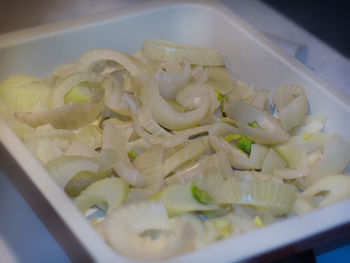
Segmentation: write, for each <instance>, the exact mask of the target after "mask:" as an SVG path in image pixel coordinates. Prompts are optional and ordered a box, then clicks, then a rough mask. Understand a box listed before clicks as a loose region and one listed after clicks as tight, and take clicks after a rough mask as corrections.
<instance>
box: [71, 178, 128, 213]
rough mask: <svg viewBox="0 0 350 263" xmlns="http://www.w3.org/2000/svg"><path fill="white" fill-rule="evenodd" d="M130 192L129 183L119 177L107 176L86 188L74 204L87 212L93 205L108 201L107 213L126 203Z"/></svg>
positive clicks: (83, 211)
mask: <svg viewBox="0 0 350 263" xmlns="http://www.w3.org/2000/svg"><path fill="white" fill-rule="evenodd" d="M128 193H129V185H128V184H127V183H126V182H125V181H123V180H122V179H119V178H105V179H101V180H99V181H96V182H94V183H92V184H91V185H89V186H88V187H87V188H85V189H84V190H83V191H82V192H81V193H80V194H79V195H78V197H77V198H75V199H74V204H75V205H76V206H77V207H78V208H79V210H80V211H81V212H82V213H83V214H85V213H86V211H87V210H88V209H89V208H90V207H91V206H93V205H96V204H98V203H100V202H103V203H107V205H108V210H107V214H108V213H110V212H111V211H113V210H114V209H115V208H117V207H118V206H120V205H121V204H123V203H124V201H125V199H126V196H127V195H128Z"/></svg>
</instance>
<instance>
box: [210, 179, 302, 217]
mask: <svg viewBox="0 0 350 263" xmlns="http://www.w3.org/2000/svg"><path fill="white" fill-rule="evenodd" d="M295 193H296V188H295V187H294V186H291V185H288V184H275V183H267V182H256V181H242V182H238V181H237V179H235V178H230V179H227V180H226V182H225V183H224V184H223V185H222V187H220V188H219V189H217V191H216V192H215V194H214V195H213V197H214V200H215V201H216V202H217V203H219V204H241V205H251V206H253V207H256V208H261V209H266V210H269V211H270V212H271V213H272V214H273V215H283V214H286V213H288V211H289V210H290V208H291V206H292V204H293V202H294V199H295Z"/></svg>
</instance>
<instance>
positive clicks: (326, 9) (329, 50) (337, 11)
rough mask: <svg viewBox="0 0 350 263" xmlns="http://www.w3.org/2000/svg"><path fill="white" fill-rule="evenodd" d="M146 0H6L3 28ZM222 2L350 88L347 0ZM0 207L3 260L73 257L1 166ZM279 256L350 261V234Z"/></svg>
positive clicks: (0, 20) (334, 81) (0, 25)
mask: <svg viewBox="0 0 350 263" xmlns="http://www.w3.org/2000/svg"><path fill="white" fill-rule="evenodd" d="M145 1H148V0H98V1H97V0H75V1H67V0H47V1H45V0H16V1H9V0H2V1H1V8H0V10H1V11H0V12H1V15H0V34H3V33H9V32H13V31H16V30H21V29H25V28H30V27H34V26H39V25H43V24H48V23H53V22H58V21H63V20H68V19H75V18H78V17H81V16H87V15H93V14H95V13H100V12H104V11H109V10H110V9H112V8H123V7H126V6H129V5H134V4H137V3H141V2H145ZM213 1H214V0H213ZM220 2H222V3H223V4H224V5H226V6H227V7H228V8H230V9H231V10H233V11H234V12H235V13H236V14H237V15H239V16H241V17H242V18H243V19H244V20H246V21H247V22H248V23H250V24H251V25H252V26H254V27H255V28H257V29H258V30H259V31H261V32H262V33H264V34H265V35H266V36H267V37H269V38H270V39H271V40H272V41H274V42H275V43H276V44H278V45H280V46H281V47H282V48H283V49H285V50H286V51H287V52H288V53H290V54H291V55H293V56H295V57H296V58H297V59H299V60H300V61H302V62H303V63H304V64H306V65H307V66H309V67H310V68H312V69H313V70H314V71H316V73H317V74H318V75H320V76H322V77H323V78H325V79H326V80H328V81H329V82H330V83H331V84H333V85H334V86H335V87H336V88H338V89H340V90H341V91H343V92H345V93H348V94H350V30H349V27H348V24H349V11H350V8H349V7H350V4H349V1H341V0H327V1H317V0H308V1H303V0H284V1H281V0H261V1H259V0H220ZM9 200H11V202H9ZM14 208H15V209H14ZM0 209H1V211H6V212H5V213H4V215H2V218H1V219H0V255H1V256H0V257H1V259H0V261H1V262H17V261H18V262H70V259H69V258H68V257H67V256H66V254H65V253H64V251H62V249H61V248H60V247H59V245H58V244H57V243H56V241H55V240H54V238H53V237H52V236H51V235H50V234H49V233H48V231H47V230H46V228H45V227H44V225H43V224H42V223H41V222H40V220H39V219H38V218H37V217H36V215H35V214H34V213H33V211H32V210H31V209H30V207H29V206H28V204H27V203H26V201H25V200H24V199H23V197H22V196H21V195H20V194H19V192H18V191H17V190H16V188H15V187H14V186H13V185H12V184H11V182H10V181H9V180H8V178H7V177H6V175H5V174H4V173H2V172H1V169H0ZM349 212H350V209H349ZM279 262H318V263H320V262H322V263H323V262H344V263H345V262H350V237H347V238H344V239H342V240H337V241H336V242H332V243H331V244H329V243H328V244H325V245H324V246H322V247H317V248H314V250H313V251H306V252H305V253H302V254H298V255H295V256H292V257H288V258H285V259H281V261H279Z"/></svg>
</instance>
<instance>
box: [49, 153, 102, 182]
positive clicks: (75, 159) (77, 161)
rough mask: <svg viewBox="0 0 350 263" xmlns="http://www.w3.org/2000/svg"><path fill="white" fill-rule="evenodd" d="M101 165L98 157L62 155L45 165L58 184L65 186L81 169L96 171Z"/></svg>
mask: <svg viewBox="0 0 350 263" xmlns="http://www.w3.org/2000/svg"><path fill="white" fill-rule="evenodd" d="M100 166H101V162H100V161H99V160H98V159H97V158H91V157H84V156H61V157H58V158H56V159H53V160H52V161H50V162H48V163H47V164H46V166H45V167H46V169H47V171H48V172H49V174H50V175H51V176H52V177H53V179H54V180H55V181H56V182H57V184H58V185H59V186H60V187H61V188H64V187H65V186H66V184H67V183H68V182H69V181H70V180H71V179H72V178H73V177H74V176H75V175H76V174H77V173H79V172H81V171H90V172H93V173H96V172H97V171H98V170H99V168H100Z"/></svg>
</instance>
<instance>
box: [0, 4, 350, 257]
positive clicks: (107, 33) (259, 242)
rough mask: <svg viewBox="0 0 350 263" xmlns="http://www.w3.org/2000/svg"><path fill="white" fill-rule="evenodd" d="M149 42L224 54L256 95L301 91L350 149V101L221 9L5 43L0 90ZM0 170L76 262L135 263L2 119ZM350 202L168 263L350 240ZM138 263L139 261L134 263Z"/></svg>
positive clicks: (125, 15)
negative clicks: (89, 53) (289, 86)
mask: <svg viewBox="0 0 350 263" xmlns="http://www.w3.org/2000/svg"><path fill="white" fill-rule="evenodd" d="M148 38H161V39H167V40H172V41H177V42H186V43H192V44H196V45H202V46H208V47H212V48H214V49H217V50H218V51H219V52H220V53H221V54H222V55H223V56H224V58H225V61H226V62H227V66H228V67H229V68H230V71H231V72H232V74H233V75H234V76H235V77H236V78H238V79H240V80H243V81H245V82H247V83H249V84H252V85H254V86H255V87H256V88H264V89H270V90H275V89H277V87H278V86H279V85H280V84H286V83H293V84H300V85H302V86H303V87H304V88H305V90H306V93H307V96H308V99H309V103H310V111H311V112H312V113H317V114H325V115H327V116H328V117H329V120H328V122H327V128H326V131H328V132H338V133H340V134H341V135H342V136H344V137H345V138H347V140H349V141H350V133H349V132H348V130H349V129H350V122H349V120H350V118H349V116H350V106H349V104H350V99H349V97H347V96H346V95H344V94H342V93H340V92H339V91H337V89H335V88H334V87H332V86H330V85H329V84H328V83H327V82H326V81H324V80H322V79H320V78H319V77H318V76H316V74H315V73H314V72H313V71H311V70H310V69H309V68H307V67H306V66H304V65H303V64H301V63H300V62H298V61H297V60H296V59H294V58H293V57H291V56H289V55H288V54H287V53H285V52H284V51H282V50H281V49H280V48H278V47H277V46H276V45H274V44H273V43H272V42H270V41H269V40H268V39H266V38H265V37H264V36H263V35H262V34H260V33H259V32H257V31H256V30H254V29H253V28H251V27H250V26H249V25H247V24H246V23H245V22H244V21H242V20H241V19H240V18H239V17H237V16H236V15H235V14H234V13H232V12H231V11H230V10H228V9H227V8H226V7H224V6H223V5H221V4H220V3H217V2H215V1H155V2H154V1H152V2H147V3H144V4H141V5H138V6H133V7H130V8H126V9H120V10H112V11H110V12H108V13H104V14H99V15H95V16H92V17H87V18H82V19H77V20H74V21H66V22H61V23H56V24H52V25H45V26H40V27H37V28H33V29H28V30H23V31H19V32H14V33H9V34H4V35H2V36H0V81H1V80H4V79H5V78H7V77H9V76H10V75H13V74H29V75H34V76H38V77H44V76H46V75H48V74H49V73H50V72H51V71H52V70H53V69H54V67H55V66H57V65H59V64H62V63H65V62H68V61H73V60H76V59H77V58H78V57H79V56H80V54H82V53H83V52H84V51H86V50H89V49H93V48H114V49H118V50H121V51H124V52H127V53H133V52H135V51H136V50H138V49H139V48H140V45H141V43H142V42H143V41H144V40H145V39H148ZM0 141H1V146H0V151H1V169H2V170H4V171H5V172H6V174H7V176H8V177H9V178H10V179H11V180H12V182H14V183H15V185H16V187H17V188H18V190H20V191H21V193H22V195H23V196H24V197H25V198H26V199H27V201H28V202H29V203H30V205H31V206H32V208H33V209H34V211H35V212H36V213H37V214H38V216H39V217H40V219H41V220H42V221H43V222H44V223H45V225H46V227H47V228H48V229H49V230H50V232H51V233H52V235H53V236H54V237H55V238H56V239H57V241H58V242H59V243H60V245H61V246H62V247H63V248H64V250H65V251H66V252H67V254H68V255H69V256H70V257H71V259H72V260H73V261H83V262H88V261H98V262H128V260H129V259H126V258H123V257H121V256H119V255H117V254H116V253H115V252H114V251H112V249H110V248H109V246H108V245H106V244H105V243H104V242H103V241H102V239H100V238H99V236H98V235H97V233H95V231H94V230H93V229H92V228H91V227H90V226H89V224H88V223H87V221H86V220H85V219H84V218H83V217H82V216H81V214H80V213H79V212H78V210H77V209H76V208H75V207H74V205H73V203H72V202H71V201H70V199H69V198H68V197H67V196H66V195H65V193H64V192H63V191H62V190H61V189H60V188H59V187H58V186H57V185H56V184H55V182H54V181H53V180H52V179H51V178H50V176H49V175H48V174H47V172H46V170H45V169H44V168H43V167H42V166H41V165H40V163H39V162H38V161H37V160H36V159H35V157H34V156H33V155H32V154H31V153H30V152H29V151H28V150H27V149H26V147H25V146H24V144H23V143H22V142H21V141H20V140H19V139H18V138H17V136H16V135H15V134H14V133H13V132H12V131H11V130H10V129H9V128H8V126H7V125H6V124H5V123H4V122H3V121H2V120H0ZM349 222H350V200H345V201H342V202H339V203H336V204H334V205H331V206H329V207H326V208H323V209H319V210H317V211H314V212H311V213H308V214H305V215H303V216H298V217H294V218H292V219H288V220H284V221H282V222H280V223H276V224H273V225H271V226H268V227H265V228H262V229H260V230H257V231H253V232H250V233H248V234H245V235H243V236H240V237H237V238H231V239H227V240H223V241H220V242H216V243H214V244H211V245H209V246H207V247H204V248H202V249H199V250H196V251H193V252H191V253H189V254H186V255H183V256H180V257H178V258H175V259H171V260H169V262H236V261H245V260H249V261H250V262H251V261H254V260H256V261H258V260H264V259H272V258H276V257H279V256H283V255H284V256H286V255H288V254H291V253H294V252H297V251H301V250H303V249H305V248H309V247H312V246H315V245H317V244H320V242H326V241H329V240H331V239H333V238H338V237H340V236H342V235H346V234H349V233H350V230H349V224H350V223H349ZM130 262H132V261H130Z"/></svg>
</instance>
